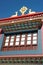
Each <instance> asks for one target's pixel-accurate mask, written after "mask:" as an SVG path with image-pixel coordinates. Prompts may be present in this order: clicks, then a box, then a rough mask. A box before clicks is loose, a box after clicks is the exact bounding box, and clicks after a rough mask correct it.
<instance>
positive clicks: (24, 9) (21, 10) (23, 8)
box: [20, 6, 28, 15]
mask: <svg viewBox="0 0 43 65" xmlns="http://www.w3.org/2000/svg"><path fill="white" fill-rule="evenodd" d="M27 10H28V8H27V7H25V6H23V7H22V8H21V9H20V12H21V13H22V15H24V13H25V12H26V11H27Z"/></svg>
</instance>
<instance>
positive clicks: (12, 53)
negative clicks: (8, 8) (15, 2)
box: [0, 8, 43, 65]
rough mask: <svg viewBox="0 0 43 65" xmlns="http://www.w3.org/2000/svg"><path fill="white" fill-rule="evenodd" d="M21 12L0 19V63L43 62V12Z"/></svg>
mask: <svg viewBox="0 0 43 65" xmlns="http://www.w3.org/2000/svg"><path fill="white" fill-rule="evenodd" d="M23 9H24V8H23ZM21 13H22V15H21V16H16V15H17V12H16V15H13V16H11V17H9V18H5V19H0V65H17V64H18V65H42V64H43V12H31V13H28V14H24V10H23V11H22V12H21Z"/></svg>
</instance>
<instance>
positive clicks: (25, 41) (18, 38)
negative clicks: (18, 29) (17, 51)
mask: <svg viewBox="0 0 43 65" xmlns="http://www.w3.org/2000/svg"><path fill="white" fill-rule="evenodd" d="M37 42H38V33H37V32H34V33H25V34H17V35H9V36H6V37H5V43H4V45H5V46H12V47H14V46H18V47H20V46H34V45H37Z"/></svg>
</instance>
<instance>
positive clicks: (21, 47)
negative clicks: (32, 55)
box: [2, 32, 38, 51]
mask: <svg viewBox="0 0 43 65" xmlns="http://www.w3.org/2000/svg"><path fill="white" fill-rule="evenodd" d="M35 33H37V44H32V42H33V34H34V33H25V42H24V44H25V45H21V38H22V35H23V34H18V35H20V40H19V45H15V42H16V36H17V35H14V43H13V45H12V46H10V40H11V36H13V35H11V36H10V35H9V36H10V38H9V43H8V46H5V40H6V36H4V43H3V45H2V50H3V51H5V50H6V51H7V50H8V51H9V50H32V49H33V50H34V49H37V46H38V32H35ZM28 34H31V44H30V45H28V44H27V35H28Z"/></svg>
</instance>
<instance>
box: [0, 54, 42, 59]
mask: <svg viewBox="0 0 43 65" xmlns="http://www.w3.org/2000/svg"><path fill="white" fill-rule="evenodd" d="M3 57H6V58H8V57H43V54H32V55H31V54H29V55H28V54H21V55H5V56H0V58H3Z"/></svg>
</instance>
